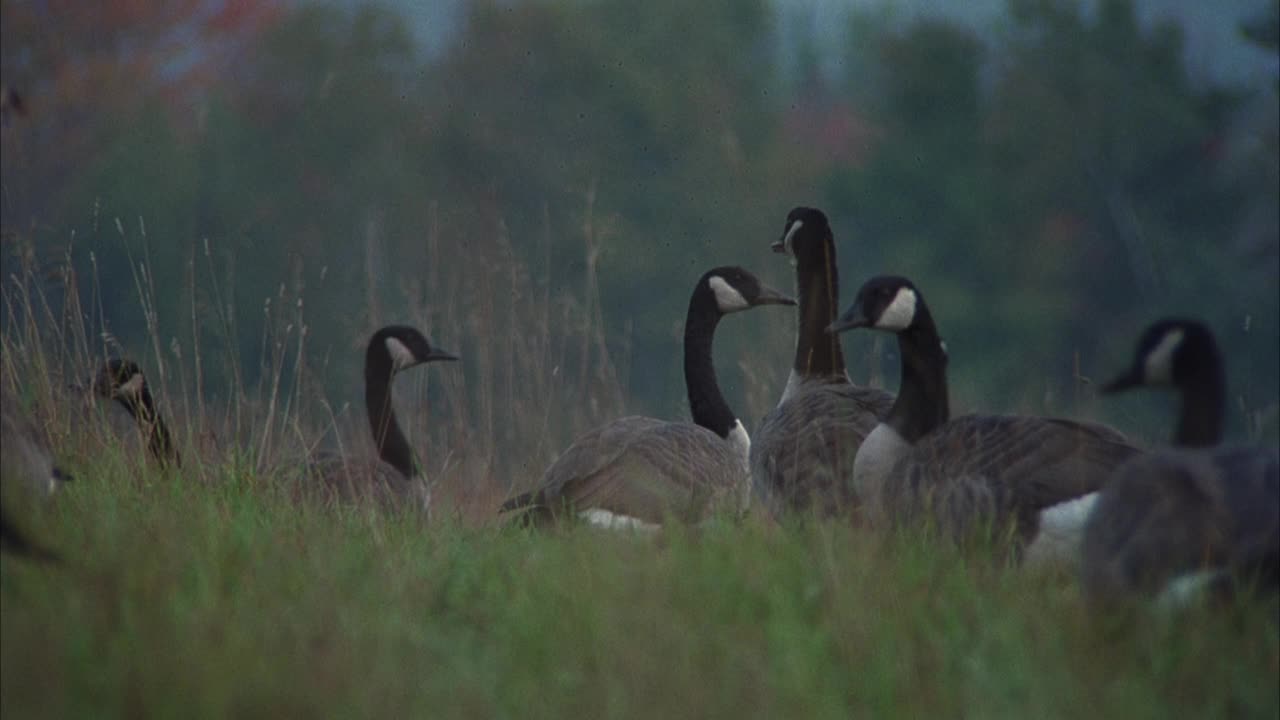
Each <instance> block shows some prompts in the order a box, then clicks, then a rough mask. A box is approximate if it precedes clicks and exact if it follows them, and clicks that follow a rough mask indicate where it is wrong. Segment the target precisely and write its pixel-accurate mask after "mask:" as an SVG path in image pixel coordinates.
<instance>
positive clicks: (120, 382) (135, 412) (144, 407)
mask: <svg viewBox="0 0 1280 720" xmlns="http://www.w3.org/2000/svg"><path fill="white" fill-rule="evenodd" d="M93 391H94V393H96V394H97V395H98V396H99V397H102V398H106V399H111V400H115V401H116V402H118V403H120V405H121V406H122V407H124V409H125V410H127V411H129V415H130V416H131V417H132V418H133V419H134V421H135V422H136V423H137V424H138V429H139V431H141V432H142V435H143V437H145V438H146V441H147V450H148V452H150V453H151V456H152V457H154V458H155V459H156V461H157V462H159V463H160V464H161V465H162V466H164V465H168V464H170V463H172V464H174V465H181V464H182V458H181V457H180V456H179V455H178V451H177V449H176V448H174V446H173V439H172V437H171V436H170V434H169V426H168V425H166V424H165V422H164V418H162V417H161V416H160V412H159V411H158V410H157V408H156V404H155V400H154V399H153V398H152V396H151V388H150V386H149V385H148V384H147V379H146V376H144V375H143V374H142V368H140V367H138V364H137V363H136V362H134V361H132V360H121V359H117V358H113V359H111V360H108V361H107V362H105V363H103V365H102V367H101V368H100V369H99V370H98V374H97V376H96V377H95V378H94V380H93Z"/></svg>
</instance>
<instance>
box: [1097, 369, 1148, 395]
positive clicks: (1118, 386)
mask: <svg viewBox="0 0 1280 720" xmlns="http://www.w3.org/2000/svg"><path fill="white" fill-rule="evenodd" d="M1141 384H1142V376H1141V375H1140V374H1139V373H1138V372H1136V371H1134V370H1133V369H1129V370H1126V371H1125V372H1124V373H1123V374H1122V375H1120V377H1117V378H1115V379H1114V380H1112V381H1111V382H1109V383H1107V384H1105V385H1103V386H1102V387H1101V388H1099V389H1098V391H1099V392H1101V393H1102V394H1103V395H1112V394H1114V393H1118V392H1123V391H1125V390H1128V389H1129V388H1133V387H1137V386H1139V385H1141Z"/></svg>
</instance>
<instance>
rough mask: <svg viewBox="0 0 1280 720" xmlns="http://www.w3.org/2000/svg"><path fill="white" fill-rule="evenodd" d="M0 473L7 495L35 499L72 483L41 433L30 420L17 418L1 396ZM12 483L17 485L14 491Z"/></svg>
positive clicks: (16, 413)
mask: <svg viewBox="0 0 1280 720" xmlns="http://www.w3.org/2000/svg"><path fill="white" fill-rule="evenodd" d="M0 402H3V407H0V447H3V448H4V452H3V453H0V472H3V475H4V482H5V488H6V494H7V493H8V492H11V491H17V492H22V493H24V494H27V495H30V496H32V497H36V498H41V499H43V498H47V497H49V496H51V495H53V494H54V493H55V492H57V490H58V488H59V487H61V486H62V485H63V484H64V483H66V482H67V481H69V480H70V479H71V476H70V475H68V474H67V473H64V472H63V471H62V470H60V469H59V468H58V467H56V466H55V465H54V463H53V454H52V452H51V451H50V449H49V443H48V440H47V439H46V438H45V435H44V433H43V432H42V431H41V430H40V429H39V428H37V427H36V425H35V423H33V422H32V421H31V419H30V418H28V417H26V416H23V415H20V414H19V411H18V410H17V409H16V408H13V407H11V406H10V405H9V402H8V399H7V398H4V397H3V396H0ZM11 483H14V484H16V485H18V486H19V487H18V488H14V487H13V485H11Z"/></svg>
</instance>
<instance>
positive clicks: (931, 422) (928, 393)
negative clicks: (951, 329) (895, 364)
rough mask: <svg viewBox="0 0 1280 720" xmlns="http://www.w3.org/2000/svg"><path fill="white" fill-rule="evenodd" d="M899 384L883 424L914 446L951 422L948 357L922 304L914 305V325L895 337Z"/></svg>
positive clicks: (927, 310) (920, 302)
mask: <svg viewBox="0 0 1280 720" xmlns="http://www.w3.org/2000/svg"><path fill="white" fill-rule="evenodd" d="M898 353H899V354H900V355H901V356H902V380H901V386H900V387H899V389H898V397H897V398H896V399H895V400H894V403H893V408H892V409H891V410H890V411H889V415H888V417H886V418H885V422H886V423H888V424H889V426H890V427H892V428H893V429H894V430H895V431H896V432H897V433H898V434H899V435H900V436H902V438H903V439H904V440H906V441H907V442H910V443H914V442H915V441H917V440H919V439H920V438H921V437H924V436H925V435H927V434H928V433H930V432H931V431H933V430H934V429H935V428H937V427H938V426H939V425H942V424H943V423H945V422H947V420H949V419H950V418H951V406H950V401H949V400H948V398H947V353H946V351H945V350H943V348H942V338H940V337H938V329H937V327H936V326H935V325H934V323H933V317H932V316H931V315H930V314H929V309H928V308H927V307H925V304H924V300H923V299H920V300H918V302H917V304H916V312H915V321H914V323H913V324H912V326H911V327H910V328H908V329H907V330H904V331H902V332H900V333H898Z"/></svg>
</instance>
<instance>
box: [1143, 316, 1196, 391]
mask: <svg viewBox="0 0 1280 720" xmlns="http://www.w3.org/2000/svg"><path fill="white" fill-rule="evenodd" d="M1184 335H1186V333H1184V332H1183V331H1182V328H1174V329H1173V330H1170V331H1169V332H1167V333H1165V334H1164V337H1162V338H1160V342H1158V343H1156V346H1155V347H1153V348H1151V352H1149V353H1147V359H1146V362H1145V363H1144V368H1143V369H1144V373H1143V378H1142V379H1143V381H1144V382H1147V383H1150V384H1152V385H1157V384H1158V385H1167V384H1169V383H1171V382H1173V353H1174V351H1176V350H1177V349H1178V346H1179V345H1181V344H1182V338H1183V336H1184Z"/></svg>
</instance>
